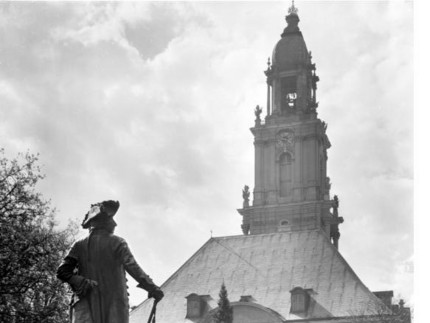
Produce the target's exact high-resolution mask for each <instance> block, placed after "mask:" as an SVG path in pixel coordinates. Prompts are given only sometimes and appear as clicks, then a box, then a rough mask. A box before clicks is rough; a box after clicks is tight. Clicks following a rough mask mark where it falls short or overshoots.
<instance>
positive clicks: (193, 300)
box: [185, 293, 210, 319]
mask: <svg viewBox="0 0 430 323" xmlns="http://www.w3.org/2000/svg"><path fill="white" fill-rule="evenodd" d="M185 298H186V299H187V316H186V318H187V319H196V318H200V317H202V316H203V315H204V314H205V313H206V312H207V309H208V304H207V302H208V300H209V299H210V296H209V295H197V294H195V293H192V294H190V295H188V296H187V297H185Z"/></svg>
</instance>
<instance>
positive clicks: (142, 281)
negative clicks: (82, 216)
mask: <svg viewBox="0 0 430 323" xmlns="http://www.w3.org/2000/svg"><path fill="white" fill-rule="evenodd" d="M125 272H127V273H129V274H130V275H131V276H132V277H133V278H134V279H135V280H136V281H137V282H138V283H139V285H138V286H139V287H142V288H144V289H145V290H147V291H152V290H154V289H155V288H157V286H156V285H155V284H154V283H153V282H152V280H151V278H150V277H149V276H148V275H147V274H145V272H144V271H143V270H142V269H141V268H140V266H139V265H138V264H137V262H136V260H135V259H134V257H133V255H132V254H131V252H130V249H129V248H128V246H127V243H126V242H125V240H124V239H122V238H120V237H118V236H115V235H113V234H112V233H109V232H108V231H106V230H100V229H98V230H94V231H93V232H91V234H90V236H89V237H86V238H85V239H82V240H80V241H77V242H76V243H75V244H74V245H73V246H72V249H71V250H70V252H69V254H68V255H67V257H66V258H65V259H64V261H63V263H62V265H61V266H60V267H59V268H58V271H57V276H58V278H60V279H61V280H63V281H67V282H69V283H70V284H71V285H72V289H73V288H74V287H76V286H73V284H72V283H71V282H73V281H76V280H78V281H82V280H85V279H91V280H93V281H95V282H97V286H95V287H93V288H92V289H91V290H90V291H89V292H88V293H87V294H86V295H85V296H83V297H81V298H80V299H78V298H77V297H76V295H74V296H73V297H74V300H72V302H71V306H72V308H71V318H72V319H71V320H72V322H73V323H128V316H129V304H128V293H127V285H126V277H125Z"/></svg>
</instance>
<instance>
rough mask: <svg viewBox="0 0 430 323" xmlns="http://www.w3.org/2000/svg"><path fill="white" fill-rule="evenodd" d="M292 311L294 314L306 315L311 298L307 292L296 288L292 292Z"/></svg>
mask: <svg viewBox="0 0 430 323" xmlns="http://www.w3.org/2000/svg"><path fill="white" fill-rule="evenodd" d="M290 293H291V309H290V313H292V314H302V315H303V314H306V313H307V311H308V308H309V301H310V296H309V293H308V292H307V290H304V289H303V288H301V287H295V288H293V289H292V290H291V291H290Z"/></svg>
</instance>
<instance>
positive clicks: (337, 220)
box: [330, 195, 343, 249]
mask: <svg viewBox="0 0 430 323" xmlns="http://www.w3.org/2000/svg"><path fill="white" fill-rule="evenodd" d="M331 206H332V208H333V220H332V224H331V225H330V238H331V239H332V241H333V245H334V246H335V247H336V249H337V248H339V238H340V232H339V224H341V223H343V217H341V216H339V212H338V208H339V198H338V197H337V195H335V196H334V197H333V201H332V202H331Z"/></svg>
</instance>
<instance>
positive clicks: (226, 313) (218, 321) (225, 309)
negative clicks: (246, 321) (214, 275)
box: [214, 283, 233, 323]
mask: <svg viewBox="0 0 430 323" xmlns="http://www.w3.org/2000/svg"><path fill="white" fill-rule="evenodd" d="M214 321H215V323H232V322H233V308H232V307H231V306H230V301H229V300H228V293H227V289H226V288H225V285H224V283H222V285H221V290H220V291H219V300H218V311H217V312H216V313H215V315H214Z"/></svg>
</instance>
